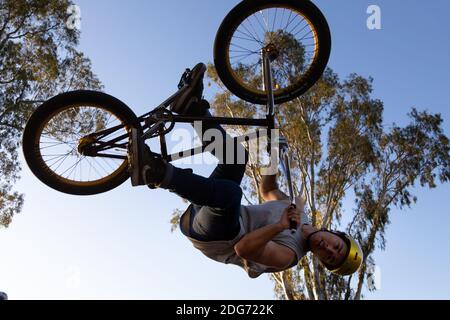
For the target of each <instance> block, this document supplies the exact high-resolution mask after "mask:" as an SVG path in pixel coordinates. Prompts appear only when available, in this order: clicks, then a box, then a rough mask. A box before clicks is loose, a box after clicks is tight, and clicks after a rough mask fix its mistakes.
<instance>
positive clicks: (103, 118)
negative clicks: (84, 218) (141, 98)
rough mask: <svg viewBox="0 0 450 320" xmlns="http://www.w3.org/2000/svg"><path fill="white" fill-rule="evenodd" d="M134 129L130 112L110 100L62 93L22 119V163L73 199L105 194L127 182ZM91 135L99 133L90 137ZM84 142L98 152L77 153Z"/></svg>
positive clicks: (91, 94)
mask: <svg viewBox="0 0 450 320" xmlns="http://www.w3.org/2000/svg"><path fill="white" fill-rule="evenodd" d="M136 126H138V127H139V128H140V124H139V121H138V120H137V117H136V115H135V114H134V112H133V111H132V110H131V109H130V108H128V107H127V106H126V105H125V104H124V103H122V102H121V101H119V100H118V99H116V98H114V97H112V96H109V95H107V94H104V93H101V92H95V91H73V92H68V93H63V94H61V95H58V96H56V97H54V98H52V99H50V100H48V101H47V102H45V103H44V104H43V105H41V106H40V107H39V108H37V109H36V111H35V112H34V113H33V115H32V116H31V118H30V120H29V121H28V123H27V125H26V127H25V131H24V135H23V151H24V155H25V160H26V162H27V164H28V166H29V167H30V169H31V171H32V172H33V174H34V175H35V176H36V177H37V178H38V179H39V180H41V181H42V182H43V183H45V184H46V185H48V186H49V187H51V188H53V189H55V190H58V191H61V192H64V193H68V194H74V195H93V194H98V193H102V192H106V191H109V190H111V189H113V188H115V187H117V186H119V185H120V184H122V183H123V182H125V181H126V180H127V179H128V178H129V173H128V159H127V146H128V139H129V135H130V131H131V130H130V129H131V128H132V127H136ZM97 132H103V134H101V135H99V136H98V137H96V136H95V134H96V133H97ZM92 137H95V138H92ZM93 139H95V141H94V142H93ZM90 143H92V144H95V146H96V147H97V148H98V149H100V150H101V151H100V152H96V154H92V155H91V156H89V155H87V154H86V153H85V152H82V151H81V150H82V148H83V146H88V145H89V144H90Z"/></svg>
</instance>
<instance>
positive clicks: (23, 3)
mask: <svg viewBox="0 0 450 320" xmlns="http://www.w3.org/2000/svg"><path fill="white" fill-rule="evenodd" d="M71 4H72V2H71V1H69V0H46V1H40V0H0V225H2V226H8V225H9V224H10V223H11V221H12V218H13V216H14V215H15V214H17V213H18V212H20V210H21V208H22V204H23V195H21V194H19V193H18V192H15V191H13V185H14V183H15V182H16V181H17V179H18V178H19V173H20V164H19V159H18V150H19V148H20V137H21V133H22V130H23V128H24V126H25V123H26V121H27V119H28V117H29V116H30V114H31V113H32V111H33V110H34V109H35V108H36V107H37V106H38V105H39V104H40V103H41V102H43V101H45V100H47V99H48V98H50V97H52V96H54V95H56V94H58V93H61V92H65V91H69V90H75V89H100V88H101V84H100V81H99V80H98V78H97V77H96V76H95V74H94V73H93V72H92V68H91V62H90V60H89V59H88V58H87V57H85V55H84V54H83V53H82V52H80V51H78V50H77V49H76V46H77V44H78V41H79V36H80V32H79V31H78V30H76V29H69V28H67V26H66V22H67V19H68V17H69V15H68V14H67V8H68V7H69V6H70V5H71Z"/></svg>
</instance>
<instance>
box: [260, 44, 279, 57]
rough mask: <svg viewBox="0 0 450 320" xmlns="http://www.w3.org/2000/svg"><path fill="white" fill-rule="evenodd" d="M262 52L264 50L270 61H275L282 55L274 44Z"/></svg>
mask: <svg viewBox="0 0 450 320" xmlns="http://www.w3.org/2000/svg"><path fill="white" fill-rule="evenodd" d="M262 50H263V52H265V53H266V54H267V55H268V57H269V59H270V61H274V60H275V59H276V58H278V56H279V55H280V52H279V51H278V49H277V48H276V47H275V45H274V44H272V43H269V44H268V45H267V46H265V47H264V48H263V49H262Z"/></svg>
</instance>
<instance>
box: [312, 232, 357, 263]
mask: <svg viewBox="0 0 450 320" xmlns="http://www.w3.org/2000/svg"><path fill="white" fill-rule="evenodd" d="M310 245H311V251H312V252H313V253H314V254H315V255H316V256H318V257H319V259H320V260H321V261H322V262H324V263H326V264H327V265H329V266H333V267H334V266H340V265H341V264H342V262H344V259H345V257H346V254H347V250H348V248H347V244H346V243H345V242H344V240H342V239H341V238H340V237H338V236H337V235H335V234H333V233H331V232H326V231H321V232H318V233H316V234H314V235H313V236H312V237H311V239H310Z"/></svg>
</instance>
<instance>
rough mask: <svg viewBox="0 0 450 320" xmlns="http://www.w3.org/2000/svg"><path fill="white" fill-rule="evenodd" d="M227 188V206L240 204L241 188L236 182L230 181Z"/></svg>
mask: <svg viewBox="0 0 450 320" xmlns="http://www.w3.org/2000/svg"><path fill="white" fill-rule="evenodd" d="M228 188H229V192H230V193H229V197H228V207H234V206H237V205H240V204H241V200H242V196H243V193H242V188H241V187H240V186H239V185H238V184H237V183H234V182H231V181H230V184H229V186H228Z"/></svg>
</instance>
